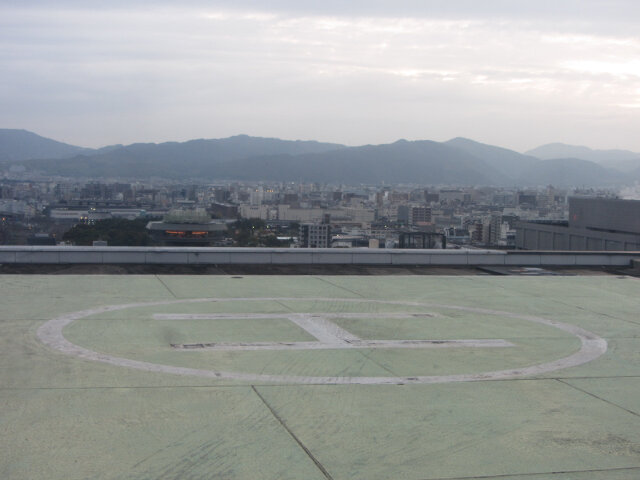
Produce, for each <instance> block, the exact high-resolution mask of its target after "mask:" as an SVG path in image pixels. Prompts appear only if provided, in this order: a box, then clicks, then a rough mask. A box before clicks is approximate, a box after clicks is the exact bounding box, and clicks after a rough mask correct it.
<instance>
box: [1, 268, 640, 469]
mask: <svg viewBox="0 0 640 480" xmlns="http://www.w3.org/2000/svg"><path fill="white" fill-rule="evenodd" d="M0 289H1V290H0V291H1V292H2V298H3V300H2V305H3V308H2V310H1V313H0V342H2V350H0V351H1V352H2V353H1V355H2V358H3V362H2V366H3V368H2V369H1V370H0V375H1V377H0V395H1V396H2V405H3V407H2V437H1V438H2V440H1V442H2V443H1V444H0V447H1V448H0V452H1V453H0V459H1V461H0V477H2V478H3V479H5V478H6V479H24V478H29V479H40V478H41V479H84V478H98V479H129V478H149V479H152V478H153V479H156V478H163V479H173V478H175V479H182V478H203V479H204V478H207V479H209V478H225V479H226V478H228V479H287V478H290V479H314V478H318V479H327V478H329V479H336V480H337V479H391V478H403V479H415V480H427V479H430V480H435V479H480V478H489V479H491V478H496V479H498V478H499V479H512V480H519V479H522V480H524V479H527V480H528V479H534V480H541V479H548V478H550V479H562V480H567V479H579V480H587V479H589V480H591V479H605V480H614V479H615V480H618V479H628V478H640V356H638V352H639V351H640V348H639V347H640V315H639V312H640V280H639V279H637V278H633V277H628V276H614V275H599V276H542V277H514V276H460V275H458V276H402V275H394V276H291V275H289V276H282V277H279V276H244V275H242V276H239V275H235V276H224V275H216V276H185V275H183V276H171V275H140V276H136V275H123V276H118V275H104V276H103V275H77V276H74V275H58V276H46V275H42V276H38V275H5V276H0Z"/></svg>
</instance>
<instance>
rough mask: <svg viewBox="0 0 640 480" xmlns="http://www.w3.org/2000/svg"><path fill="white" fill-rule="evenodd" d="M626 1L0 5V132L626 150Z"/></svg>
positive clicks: (635, 43)
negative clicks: (455, 141) (463, 141)
mask: <svg viewBox="0 0 640 480" xmlns="http://www.w3.org/2000/svg"><path fill="white" fill-rule="evenodd" d="M638 25H640V2H639V1H637V0H554V1H547V0H535V1H529V0H518V1H515V0H446V1H444V0H443V1H429V0H420V1H402V0H398V1H395V2H391V1H380V0H377V1H376V0H367V1H358V0H355V1H354V0H351V1H346V2H345V1H344V0H342V1H337V0H325V1H321V2H320V1H318V2H310V1H303V0H297V1H294V0H288V1H287V0H280V1H278V0H276V1H270V2H266V1H243V0H234V1H181V2H169V1H166V2H161V1H153V2H152V1H141V0H138V1H136V0H128V1H126V2H125V1H122V0H112V1H99V2H98V1H96V2H92V1H87V0H85V1H65V0H58V1H56V2H51V1H29V0H20V1H17V0H0V68H1V70H0V73H1V74H0V85H1V88H0V105H1V108H0V127H4V128H25V129H28V130H32V131H34V132H36V133H39V134H41V135H44V136H48V137H51V138H54V139H57V140H61V141H66V142H69V143H73V144H77V145H84V146H94V147H96V146H103V145H107V144H112V143H125V144H127V143H132V142H159V141H168V140H177V141H183V140H188V139H192V138H219V137H226V136H230V135H235V134H239V133H246V134H249V135H256V136H273V137H279V138H285V139H316V140H321V141H333V142H339V143H345V144H348V145H360V144H365V143H387V142H391V141H395V140H397V139H399V138H406V139H409V140H417V139H428V140H438V141H443V140H448V139H450V138H452V137H456V136H463V137H467V138H471V139H474V140H478V141H481V142H485V143H491V144H495V145H501V146H504V147H508V148H513V149H515V150H518V151H523V150H526V149H529V148H533V147H536V146H538V145H541V144H544V143H549V142H565V143H571V144H579V145H587V146H590V147H592V148H625V149H630V150H634V151H639V152H640V133H639V132H640V27H638Z"/></svg>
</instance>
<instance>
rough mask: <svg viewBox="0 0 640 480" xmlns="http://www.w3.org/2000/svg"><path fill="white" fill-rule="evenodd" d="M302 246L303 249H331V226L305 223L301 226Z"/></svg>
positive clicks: (299, 236) (300, 237)
mask: <svg viewBox="0 0 640 480" xmlns="http://www.w3.org/2000/svg"><path fill="white" fill-rule="evenodd" d="M298 238H299V239H300V240H299V241H300V246H301V247H303V248H329V247H331V225H328V224H324V223H323V224H319V225H318V224H313V223H303V224H301V225H300V233H299V235H298Z"/></svg>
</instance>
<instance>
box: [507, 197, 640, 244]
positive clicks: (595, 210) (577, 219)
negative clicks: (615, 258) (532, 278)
mask: <svg viewBox="0 0 640 480" xmlns="http://www.w3.org/2000/svg"><path fill="white" fill-rule="evenodd" d="M516 248H520V249H525V250H627V251H629V250H639V251H640V200H620V199H614V198H586V197H571V198H569V221H568V222H554V223H550V222H519V223H517V224H516Z"/></svg>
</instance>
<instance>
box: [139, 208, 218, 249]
mask: <svg viewBox="0 0 640 480" xmlns="http://www.w3.org/2000/svg"><path fill="white" fill-rule="evenodd" d="M228 223H229V221H227V220H211V217H210V216H209V215H208V214H207V213H206V212H205V211H204V210H197V209H196V210H178V211H176V210H174V211H171V212H169V213H168V214H167V215H165V218H164V219H163V220H162V221H161V222H149V223H148V224H147V230H149V232H150V234H151V237H152V238H153V239H154V240H155V241H156V242H159V243H162V244H164V245H172V246H207V245H211V244H212V243H213V242H214V241H216V240H217V239H219V238H220V237H222V236H223V234H224V233H225V232H226V231H227V229H228V228H227V225H228Z"/></svg>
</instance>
